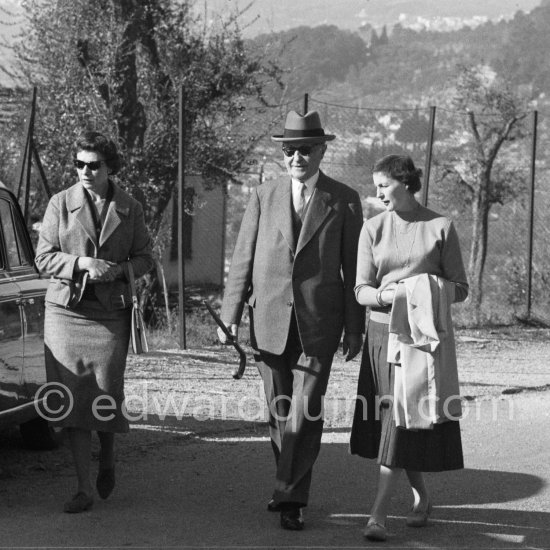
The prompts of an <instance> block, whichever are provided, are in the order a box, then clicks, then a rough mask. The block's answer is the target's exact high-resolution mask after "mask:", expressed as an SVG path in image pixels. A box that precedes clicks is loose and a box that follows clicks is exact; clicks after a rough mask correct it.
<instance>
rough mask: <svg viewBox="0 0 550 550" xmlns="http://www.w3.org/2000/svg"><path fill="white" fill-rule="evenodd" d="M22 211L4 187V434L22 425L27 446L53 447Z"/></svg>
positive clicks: (40, 320)
mask: <svg viewBox="0 0 550 550" xmlns="http://www.w3.org/2000/svg"><path fill="white" fill-rule="evenodd" d="M33 259H34V251H33V247H32V243H31V239H30V237H29V233H28V231H27V227H26V224H25V220H24V219H23V215H22V213H21V209H20V208H19V205H18V203H17V200H16V198H15V196H14V195H13V193H11V192H10V191H9V189H8V188H7V187H6V186H5V185H3V184H2V183H1V182H0V429H3V428H5V427H6V426H9V425H14V424H19V425H20V430H21V435H22V436H23V440H24V442H25V443H26V445H27V446H29V447H33V448H52V447H54V446H55V443H56V434H55V433H54V431H53V430H52V429H51V428H50V426H49V425H48V423H47V422H46V420H44V418H43V417H42V416H40V415H39V412H38V411H39V409H38V407H37V404H40V403H41V402H42V400H43V399H44V398H43V396H42V397H41V396H40V393H41V392H40V391H39V390H40V388H41V387H42V386H43V384H44V383H45V382H46V370H45V364H44V297H45V295H46V289H47V285H48V281H47V280H43V279H40V276H39V274H38V272H37V270H36V268H35V267H34V262H33Z"/></svg>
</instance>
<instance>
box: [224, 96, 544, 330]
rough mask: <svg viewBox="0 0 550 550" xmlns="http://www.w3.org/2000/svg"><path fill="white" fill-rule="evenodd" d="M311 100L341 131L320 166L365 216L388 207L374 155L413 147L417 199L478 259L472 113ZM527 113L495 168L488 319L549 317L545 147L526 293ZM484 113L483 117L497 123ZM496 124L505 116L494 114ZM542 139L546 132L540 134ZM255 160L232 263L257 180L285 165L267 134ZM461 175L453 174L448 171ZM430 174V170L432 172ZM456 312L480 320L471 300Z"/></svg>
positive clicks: (332, 128)
mask: <svg viewBox="0 0 550 550" xmlns="http://www.w3.org/2000/svg"><path fill="white" fill-rule="evenodd" d="M307 103H308V108H309V109H310V110H317V111H318V112H319V113H320V115H321V119H322V121H323V125H324V127H325V129H326V131H328V132H329V133H333V134H336V135H337V139H336V140H334V141H331V142H329V144H328V149H327V152H326V154H325V157H324V159H323V162H322V165H321V168H322V170H323V171H324V172H325V173H327V174H328V175H329V176H331V177H334V178H335V179H338V180H340V181H342V182H344V183H347V184H348V185H350V186H351V187H353V188H354V189H356V190H357V191H358V192H359V195H360V197H361V200H362V205H363V214H364V217H365V218H369V217H371V216H373V215H376V214H377V213H378V212H380V211H381V209H380V205H379V204H378V201H377V200H376V199H375V190H374V185H373V182H372V175H371V169H372V166H373V164H374V162H375V161H376V160H378V159H379V158H381V157H382V156H384V155H387V154H392V153H396V154H407V155H409V156H411V157H412V159H413V160H414V162H415V164H416V166H417V167H420V168H422V169H423V170H424V172H425V178H424V184H425V185H424V189H423V190H422V191H421V192H420V194H419V197H418V198H419V200H421V201H423V202H426V203H427V205H428V207H429V208H432V209H433V210H436V211H437V212H440V213H442V214H445V215H446V216H449V217H450V218H451V219H452V220H453V222H454V223H455V225H456V227H457V231H458V233H459V237H460V241H461V248H462V255H463V260H464V263H465V266H466V269H467V270H468V269H469V265H470V263H471V262H472V258H471V256H472V242H473V227H474V218H475V215H474V214H475V213H474V204H473V202H474V195H473V192H472V185H473V184H474V183H475V181H474V180H475V175H476V174H475V171H473V169H472V165H473V164H474V163H473V162H472V161H473V160H474V159H475V155H476V151H475V150H474V148H473V146H472V140H471V137H469V120H468V116H469V115H468V113H463V112H456V111H450V110H444V109H438V108H413V109H389V108H388V109H372V108H364V107H361V106H346V105H338V104H330V103H326V102H322V101H317V100H315V99H312V98H308V102H307ZM289 109H295V110H297V111H298V112H302V111H303V103H302V104H300V102H298V103H297V104H295V105H287V106H286V109H284V112H283V110H281V109H279V112H278V113H277V117H274V116H271V117H270V121H271V122H273V121H278V123H279V126H278V128H277V131H276V132H274V133H280V132H281V131H282V128H283V126H284V115H285V113H286V111H288V110H289ZM529 121H530V118H529V117H526V120H525V121H524V123H523V128H522V138H521V139H517V140H512V141H510V142H504V144H503V146H502V149H501V152H500V154H499V156H498V161H497V162H496V163H495V166H494V167H493V177H494V180H495V182H497V184H496V185H497V186H496V187H495V188H494V189H492V190H490V192H492V193H493V195H494V197H492V199H491V206H490V209H489V210H488V212H487V227H488V229H487V253H486V257H485V267H484V277H483V287H482V289H483V301H482V311H481V315H480V318H481V319H482V320H483V321H485V322H492V323H509V322H512V321H514V320H515V318H517V317H520V318H521V317H525V316H526V313H530V314H531V315H532V316H533V317H534V318H539V319H541V320H550V309H549V308H548V305H549V304H548V299H547V298H546V292H545V287H546V282H547V279H548V278H549V276H547V273H548V270H547V269H546V265H545V264H546V263H547V261H548V260H546V258H548V257H549V255H548V252H549V251H548V246H549V245H547V244H546V243H548V242H549V239H548V232H549V231H550V229H549V228H548V227H547V226H546V225H545V223H544V221H545V214H546V211H547V209H546V202H547V200H549V199H550V196H549V193H548V191H547V189H546V187H547V185H546V181H547V171H548V170H549V169H550V168H547V166H550V165H549V163H548V161H547V160H546V158H545V157H546V156H547V153H546V151H539V153H538V156H537V159H536V167H537V172H536V184H537V187H536V200H535V209H534V212H535V216H534V225H533V232H532V234H533V240H532V245H533V261H532V264H531V265H532V267H533V277H532V282H533V284H532V289H531V290H532V294H531V298H530V299H529V295H528V290H529V289H528V270H529V265H530V264H529V254H528V251H529V242H530V241H529V236H530V223H531V222H530V210H529V198H530V192H531V191H530V175H531V170H530V166H531V160H532V154H533V150H532V141H533V139H532V138H533V129H532V127H531V125H530V122H529ZM490 122H491V121H489V120H483V121H481V122H480V124H483V123H484V124H489V123H490ZM494 124H497V121H494ZM548 124H549V121H548V119H547V118H544V117H543V118H542V119H540V122H539V126H540V129H539V136H542V135H546V134H547V133H548V130H547V126H548ZM539 139H540V137H539ZM255 155H256V156H255V157H254V158H253V159H251V166H254V167H255V168H254V170H252V171H251V174H250V175H249V176H250V177H248V179H245V180H243V181H244V182H245V183H244V184H243V185H242V186H232V187H230V188H229V190H228V191H229V196H228V209H227V228H228V230H227V239H226V267H227V266H228V265H229V263H230V258H231V254H232V250H233V246H234V242H235V238H236V233H237V231H238V228H239V224H240V219H241V217H242V214H243V212H244V208H245V206H246V202H247V198H248V195H249V192H250V188H251V187H252V186H254V185H258V184H261V183H262V182H264V181H267V180H269V179H272V178H275V177H278V176H280V175H281V174H284V173H285V168H284V164H283V157H282V153H281V151H280V145H278V144H276V143H273V142H272V141H271V140H270V138H269V136H266V137H265V139H264V140H262V142H261V143H260V144H259V146H258V148H257V150H256V153H255ZM451 173H453V174H454V176H453V177H450V174H451ZM428 176H429V178H428ZM456 318H457V320H458V322H459V323H461V324H470V323H472V322H473V320H474V318H479V317H477V316H476V315H474V313H473V312H472V305H471V303H470V302H468V301H467V302H466V303H465V304H460V305H459V306H458V307H457V314H456Z"/></svg>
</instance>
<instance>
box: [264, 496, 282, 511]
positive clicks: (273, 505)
mask: <svg viewBox="0 0 550 550" xmlns="http://www.w3.org/2000/svg"><path fill="white" fill-rule="evenodd" d="M281 510H282V508H281V503H280V502H275V501H274V500H273V499H271V500H270V501H269V502H268V503H267V511H268V512H280V511H281Z"/></svg>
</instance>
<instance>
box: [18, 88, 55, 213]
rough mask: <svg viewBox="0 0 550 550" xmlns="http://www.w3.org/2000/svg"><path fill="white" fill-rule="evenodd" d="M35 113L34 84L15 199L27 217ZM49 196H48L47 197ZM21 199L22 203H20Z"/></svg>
mask: <svg viewBox="0 0 550 550" xmlns="http://www.w3.org/2000/svg"><path fill="white" fill-rule="evenodd" d="M35 113H36V86H34V87H33V89H32V103H31V113H30V116H29V123H28V124H27V138H26V140H25V150H24V151H23V159H22V160H21V174H20V176H19V186H18V188H17V200H18V202H19V204H20V206H22V210H23V216H24V217H25V219H27V218H28V213H29V191H30V187H31V165H32V147H33V140H32V136H33V133H34V117H35ZM48 198H49V197H48ZM21 199H22V200H23V204H22V205H21Z"/></svg>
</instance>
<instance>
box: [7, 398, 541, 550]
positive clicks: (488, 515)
mask: <svg viewBox="0 0 550 550" xmlns="http://www.w3.org/2000/svg"><path fill="white" fill-rule="evenodd" d="M549 415H550V391H540V392H528V393H521V394H516V395H512V396H510V397H509V398H506V399H503V398H501V399H496V398H495V399H493V400H479V401H473V402H471V403H470V408H469V409H468V415H467V417H466V418H465V420H464V421H463V436H464V446H465V460H466V469H465V470H463V471H460V472H454V473H450V474H430V475H429V484H430V486H431V487H432V488H433V495H434V504H435V511H434V514H433V521H432V522H431V524H430V525H429V526H428V527H427V528H425V529H411V528H407V527H406V526H405V524H404V515H405V514H406V512H407V509H408V508H409V506H410V497H409V495H408V494H407V493H406V486H405V482H404V480H403V483H402V484H401V486H400V487H401V489H402V490H401V491H400V494H398V495H396V497H395V499H394V501H393V510H394V515H393V516H392V517H391V518H390V521H389V529H390V532H391V537H390V539H389V540H388V541H387V542H386V543H385V544H379V545H378V547H380V548H448V549H451V548H453V549H455V548H492V549H532V548H536V549H539V548H550V488H549V481H550V464H549V450H550V428H549V420H550V419H549ZM266 435H267V433H266V429H265V427H264V426H263V425H262V424H259V423H245V422H242V421H241V422H240V421H224V422H222V421H219V420H206V421H199V420H196V419H192V418H183V419H181V420H179V421H178V420H177V419H175V418H168V419H165V421H163V422H155V419H154V418H152V417H150V418H148V419H147V422H146V423H145V422H142V423H137V424H135V425H134V426H133V429H132V431H131V432H130V434H128V435H127V436H124V437H123V438H121V445H120V447H119V463H118V479H117V483H118V486H117V488H116V491H115V493H114V494H113V496H112V497H111V498H110V499H109V500H108V501H98V502H96V504H95V507H94V509H93V510H92V511H91V512H88V513H84V514H80V515H77V516H70V515H67V514H63V513H62V512H61V511H60V510H61V505H62V503H63V501H64V500H65V498H66V497H67V496H68V495H69V494H70V492H71V490H72V483H73V473H72V468H71V461H70V457H69V453H68V451H67V449H66V448H61V449H59V450H57V451H54V452H49V453H31V452H27V451H23V450H21V449H20V448H19V447H18V441H17V438H16V437H15V435H13V434H1V435H0V449H2V450H1V453H2V454H1V458H0V465H2V466H3V468H4V473H3V474H2V476H0V546H1V547H8V548H21V547H56V548H77V547H87V548H88V547H110V548H114V547H124V548H128V547H130V548H138V547H146V548H213V547H215V548H363V547H371V548H376V547H377V545H376V544H375V543H369V542H367V541H364V540H363V538H362V535H361V531H362V527H363V526H364V524H365V522H366V517H367V516H366V512H367V511H368V509H369V506H370V504H371V502H372V498H373V491H374V484H375V478H376V466H375V465H374V464H373V463H372V462H370V461H365V460H362V459H360V458H357V457H352V456H350V455H349V454H348V452H347V440H348V433H347V430H346V429H339V428H330V427H329V428H328V429H327V431H326V433H325V437H324V443H323V446H322V450H321V455H320V458H319V461H318V464H317V467H316V471H315V474H314V484H313V492H312V498H311V503H310V506H309V507H308V509H307V510H306V529H305V530H304V531H303V532H299V533H292V532H287V531H283V530H282V529H280V527H279V526H278V515H277V514H270V513H268V512H267V511H266V510H265V504H266V502H267V500H268V498H269V496H270V492H271V475H272V472H273V460H272V456H271V450H270V444H269V442H268V440H267V437H266Z"/></svg>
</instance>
